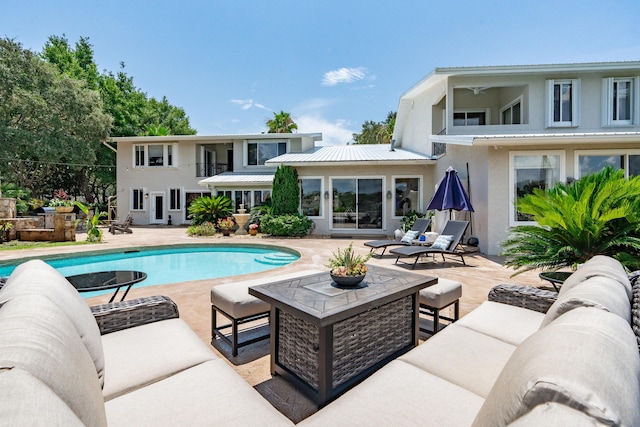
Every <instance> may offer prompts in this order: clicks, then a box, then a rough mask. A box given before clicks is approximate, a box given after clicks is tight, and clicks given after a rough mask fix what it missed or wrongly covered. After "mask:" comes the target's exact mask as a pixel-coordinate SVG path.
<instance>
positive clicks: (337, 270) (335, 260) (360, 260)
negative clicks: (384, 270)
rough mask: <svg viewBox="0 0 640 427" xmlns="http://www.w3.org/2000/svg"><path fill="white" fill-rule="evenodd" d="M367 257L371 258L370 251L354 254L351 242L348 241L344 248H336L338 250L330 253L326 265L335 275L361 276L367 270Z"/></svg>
mask: <svg viewBox="0 0 640 427" xmlns="http://www.w3.org/2000/svg"><path fill="white" fill-rule="evenodd" d="M369 259H371V253H369V254H367V255H365V256H362V255H356V254H355V253H354V251H353V243H350V244H349V246H347V247H346V248H345V249H344V250H341V249H340V248H338V252H337V253H336V252H334V253H333V254H332V256H331V258H329V264H327V267H329V268H330V269H331V274H333V275H335V276H362V275H364V274H365V273H366V272H367V266H366V265H365V262H367V261H369Z"/></svg>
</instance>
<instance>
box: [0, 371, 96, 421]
mask: <svg viewBox="0 0 640 427" xmlns="http://www.w3.org/2000/svg"><path fill="white" fill-rule="evenodd" d="M0 420H2V424H3V425H7V426H27V425H29V426H69V427H71V426H78V427H81V426H84V424H83V423H82V421H80V419H79V418H78V417H77V416H76V414H74V413H73V411H72V410H71V409H70V408H69V407H68V406H67V405H66V404H65V403H64V402H63V401H62V399H60V397H58V396H57V395H56V394H55V393H54V392H53V390H51V389H50V388H49V387H47V386H46V385H45V384H44V383H43V382H41V381H39V380H38V379H37V378H35V377H34V376H33V375H31V374H30V373H29V372H27V371H25V370H22V369H19V368H13V369H6V370H0Z"/></svg>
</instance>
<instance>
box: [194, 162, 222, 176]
mask: <svg viewBox="0 0 640 427" xmlns="http://www.w3.org/2000/svg"><path fill="white" fill-rule="evenodd" d="M228 170H229V165H227V164H226V163H214V164H212V165H210V164H205V163H197V164H196V174H197V175H196V176H197V177H198V178H199V177H207V176H214V175H220V174H221V173H223V172H227V171H228Z"/></svg>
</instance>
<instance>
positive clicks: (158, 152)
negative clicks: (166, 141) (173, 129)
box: [148, 145, 164, 166]
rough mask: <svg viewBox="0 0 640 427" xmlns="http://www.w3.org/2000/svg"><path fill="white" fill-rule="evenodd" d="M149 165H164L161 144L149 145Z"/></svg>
mask: <svg viewBox="0 0 640 427" xmlns="http://www.w3.org/2000/svg"><path fill="white" fill-rule="evenodd" d="M148 148H149V166H164V157H163V153H164V147H163V146H162V145H149V147H148Z"/></svg>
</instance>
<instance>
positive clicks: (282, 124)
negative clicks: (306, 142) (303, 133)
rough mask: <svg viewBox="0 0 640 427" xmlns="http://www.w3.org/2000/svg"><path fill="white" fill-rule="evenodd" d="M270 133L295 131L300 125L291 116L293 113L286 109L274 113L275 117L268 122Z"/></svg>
mask: <svg viewBox="0 0 640 427" xmlns="http://www.w3.org/2000/svg"><path fill="white" fill-rule="evenodd" d="M266 124H267V128H268V129H269V130H268V133H293V132H295V131H297V130H298V125H297V124H296V122H294V121H293V119H292V118H291V114H289V113H286V112H284V111H282V110H281V111H280V112H279V113H273V118H272V119H268V120H267V122H266Z"/></svg>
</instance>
